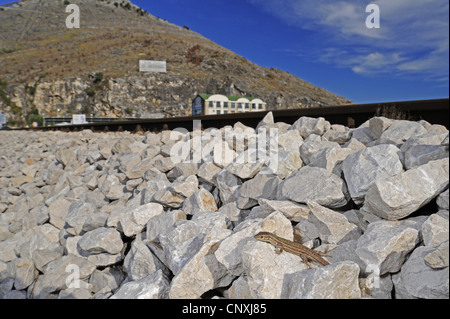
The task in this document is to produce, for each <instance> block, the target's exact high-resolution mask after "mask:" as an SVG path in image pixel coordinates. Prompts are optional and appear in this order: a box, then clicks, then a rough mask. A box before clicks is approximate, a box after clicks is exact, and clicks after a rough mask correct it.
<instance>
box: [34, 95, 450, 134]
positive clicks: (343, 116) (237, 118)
mask: <svg viewBox="0 0 450 319" xmlns="http://www.w3.org/2000/svg"><path fill="white" fill-rule="evenodd" d="M383 110H387V111H395V112H396V113H397V114H399V113H401V114H402V115H405V116H406V117H407V119H410V120H415V121H417V120H426V121H428V122H430V123H432V124H440V125H444V126H446V127H447V128H449V99H435V100H420V101H400V102H387V103H370V104H351V105H342V106H331V107H316V108H305V109H292V110H274V111H272V112H273V115H274V119H275V121H276V122H285V123H288V124H293V123H294V122H295V121H296V120H298V119H299V118H300V117H302V116H308V117H324V118H325V119H326V120H328V121H329V122H331V124H342V125H345V126H348V127H358V126H359V125H361V124H363V123H364V122H365V121H367V120H369V119H370V118H372V117H374V116H377V115H380V114H381V112H382V111H383ZM268 112H269V111H264V112H249V113H238V114H224V115H207V116H190V117H178V118H163V119H138V120H128V121H119V122H117V121H114V122H101V123H88V124H81V125H70V126H69V125H68V126H50V127H40V128H31V129H29V130H45V131H49V130H52V131H55V130H62V131H67V132H69V131H81V130H85V129H90V130H92V131H112V132H118V131H130V132H137V131H153V132H155V131H162V130H173V129H176V128H184V129H187V130H188V131H192V129H193V121H194V120H201V123H202V127H203V128H204V129H206V128H211V127H216V128H221V127H224V126H226V125H234V124H235V123H236V122H241V123H243V124H245V125H247V126H251V127H256V126H257V125H258V123H259V122H260V121H261V120H262V119H263V118H264V116H265V115H266V114H267V113H268Z"/></svg>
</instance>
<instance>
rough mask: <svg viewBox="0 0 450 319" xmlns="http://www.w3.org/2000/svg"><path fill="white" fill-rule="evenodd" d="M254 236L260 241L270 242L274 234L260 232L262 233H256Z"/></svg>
mask: <svg viewBox="0 0 450 319" xmlns="http://www.w3.org/2000/svg"><path fill="white" fill-rule="evenodd" d="M254 238H255V239H257V240H260V241H264V242H267V243H270V242H271V239H272V238H273V234H271V233H268V232H260V233H258V234H256V235H255V237H254Z"/></svg>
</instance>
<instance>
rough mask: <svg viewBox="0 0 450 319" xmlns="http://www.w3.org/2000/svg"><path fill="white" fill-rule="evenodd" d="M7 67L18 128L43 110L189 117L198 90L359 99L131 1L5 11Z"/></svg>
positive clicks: (298, 102)
mask: <svg viewBox="0 0 450 319" xmlns="http://www.w3.org/2000/svg"><path fill="white" fill-rule="evenodd" d="M69 3H74V4H77V5H78V6H79V8H80V18H81V27H80V29H68V28H67V27H66V18H67V17H68V16H69V14H70V13H66V7H67V5H68V4H69ZM141 59H142V60H164V61H167V73H165V74H155V73H151V74H149V73H146V74H143V73H140V72H139V60H141ZM0 65H1V73H0V81H1V82H0V108H1V111H3V112H5V113H7V114H8V115H9V118H10V119H15V120H16V121H19V122H20V121H21V120H23V119H25V118H26V117H27V115H28V114H30V113H31V112H33V111H34V112H36V110H38V112H39V113H41V114H43V113H45V115H47V116H48V115H53V116H56V115H59V116H62V115H69V116H70V114H72V113H79V112H83V113H87V114H94V115H95V116H108V117H129V116H137V117H148V116H152V115H155V114H158V113H159V114H162V115H165V116H172V115H186V114H189V113H190V105H191V99H192V98H193V97H194V96H195V95H196V94H197V93H210V94H212V93H221V94H226V95H237V96H245V95H250V96H257V97H260V98H262V99H264V100H265V101H267V102H268V106H269V108H270V109H276V108H298V107H311V106H319V105H339V104H348V103H351V101H349V100H347V99H345V98H343V97H340V96H337V95H335V94H333V93H331V92H328V91H326V90H324V89H321V88H318V87H316V86H314V85H312V84H310V83H308V82H306V81H303V80H301V79H299V78H298V77H296V76H293V75H291V74H289V73H287V72H283V71H281V70H277V69H272V68H270V69H269V68H262V67H260V66H258V65H256V64H254V63H252V62H250V61H248V60H247V59H245V58H243V57H241V56H238V55H237V54H235V53H233V52H231V51H229V50H227V49H225V48H223V47H221V46H219V45H217V44H216V43H214V42H212V41H210V40H208V39H206V38H205V37H203V36H201V35H200V34H198V33H196V32H194V31H191V30H189V28H188V27H187V26H184V27H180V26H176V25H174V24H171V23H169V22H167V21H165V20H163V19H161V18H158V17H154V16H152V15H151V14H149V13H147V12H146V11H144V10H142V9H141V8H139V7H137V6H135V5H133V4H132V3H131V2H129V1H123V0H117V1H114V0H112V1H103V0H71V1H68V0H65V1H63V0H46V1H42V0H26V1H19V2H17V3H15V4H13V5H11V6H8V7H3V8H1V9H0ZM58 109H59V110H60V111H59V112H58Z"/></svg>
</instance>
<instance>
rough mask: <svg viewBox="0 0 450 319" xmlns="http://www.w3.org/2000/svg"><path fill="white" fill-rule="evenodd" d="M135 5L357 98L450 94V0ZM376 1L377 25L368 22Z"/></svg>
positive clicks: (161, 1)
mask: <svg viewBox="0 0 450 319" xmlns="http://www.w3.org/2000/svg"><path fill="white" fill-rule="evenodd" d="M7 2H10V1H0V3H7ZM132 2H133V3H134V4H136V5H138V6H140V7H142V8H144V9H146V10H147V11H148V12H149V13H150V14H152V15H154V16H158V17H160V18H163V19H167V20H168V21H169V22H171V23H175V24H177V25H180V26H184V25H186V26H188V27H190V28H191V29H192V30H194V31H196V32H198V33H200V34H202V35H204V36H206V37H207V38H209V39H211V40H213V41H214V42H216V43H218V44H220V45H222V46H224V47H226V48H227V49H230V50H232V51H234V52H236V53H237V54H239V55H241V56H244V57H245V58H247V59H248V60H250V61H252V62H254V63H256V64H259V65H261V66H265V67H275V68H279V69H282V70H284V71H288V72H289V73H291V74H294V75H296V76H298V77H300V78H302V79H304V80H306V81H308V82H311V83H313V84H315V85H317V86H319V87H322V88H324V89H327V90H329V91H331V92H334V93H337V94H339V95H342V96H344V97H346V98H349V99H350V100H352V101H354V102H356V103H370V102H386V101H399V100H415V99H433V98H448V96H449V31H448V29H449V1H448V0H372V1H367V0H158V1H154V0H152V1H148V0H147V1H144V0H134V1H133V0H132ZM371 3H373V4H377V5H378V7H379V9H380V18H381V20H380V28H379V29H368V28H367V27H366V18H367V17H368V16H369V15H370V13H367V12H366V7H367V5H369V4H371Z"/></svg>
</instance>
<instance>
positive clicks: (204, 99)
mask: <svg viewBox="0 0 450 319" xmlns="http://www.w3.org/2000/svg"><path fill="white" fill-rule="evenodd" d="M266 108H267V103H266V102H264V101H262V100H261V99H258V98H253V97H239V96H225V95H221V94H214V95H210V94H199V95H197V97H196V98H195V99H194V101H193V103H192V115H212V114H233V113H245V112H263V111H265V110H266Z"/></svg>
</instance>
